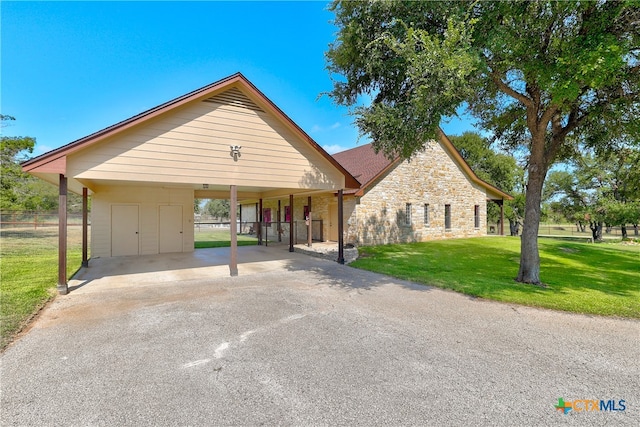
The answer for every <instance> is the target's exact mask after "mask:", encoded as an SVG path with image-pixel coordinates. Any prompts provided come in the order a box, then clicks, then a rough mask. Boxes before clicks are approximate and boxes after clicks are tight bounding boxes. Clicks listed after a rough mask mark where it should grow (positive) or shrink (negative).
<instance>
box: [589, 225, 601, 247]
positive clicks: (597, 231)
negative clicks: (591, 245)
mask: <svg viewBox="0 0 640 427" xmlns="http://www.w3.org/2000/svg"><path fill="white" fill-rule="evenodd" d="M589 228H590V229H591V236H592V237H593V241H594V242H600V241H602V222H591V223H589Z"/></svg>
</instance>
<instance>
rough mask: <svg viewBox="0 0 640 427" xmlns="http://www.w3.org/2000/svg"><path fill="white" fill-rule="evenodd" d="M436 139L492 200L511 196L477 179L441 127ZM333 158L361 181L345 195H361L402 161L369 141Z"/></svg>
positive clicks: (506, 198) (509, 198) (510, 198)
mask: <svg viewBox="0 0 640 427" xmlns="http://www.w3.org/2000/svg"><path fill="white" fill-rule="evenodd" d="M438 140H439V142H440V144H441V145H442V147H443V148H444V149H445V151H446V152H447V153H448V154H449V155H450V156H451V157H452V158H453V161H454V162H456V164H458V166H460V167H461V168H462V170H463V171H464V172H465V174H466V175H467V177H468V178H469V179H470V180H471V181H472V182H475V183H476V184H478V185H479V186H481V187H483V188H484V189H485V190H486V191H487V197H489V196H492V197H491V198H492V199H505V200H512V199H513V197H512V196H511V195H510V194H508V193H505V192H504V191H502V190H500V189H499V188H497V187H494V186H493V185H491V184H489V183H488V182H486V181H483V180H482V179H480V178H479V177H478V175H476V174H475V172H474V171H473V170H472V169H471V167H470V166H469V164H468V163H467V162H466V161H465V160H464V158H463V157H462V156H461V155H460V152H459V151H458V150H457V149H456V148H455V146H454V145H453V143H452V142H451V140H450V139H449V137H447V135H445V133H444V132H443V131H442V129H438ZM333 157H334V159H336V160H337V161H338V162H340V163H341V164H342V166H344V168H345V169H347V170H348V171H349V173H351V175H353V176H354V177H355V178H356V179H357V180H358V181H360V182H361V183H362V185H361V186H360V188H359V189H357V190H348V191H345V194H353V195H355V196H363V195H364V193H365V192H366V191H367V190H368V189H369V188H370V187H372V186H373V185H374V184H375V183H376V182H377V180H378V179H379V178H380V177H382V176H384V175H385V174H386V173H387V172H388V171H389V170H390V169H392V168H394V167H395V166H396V165H398V164H399V163H401V162H402V159H400V157H396V158H395V159H389V158H387V157H386V156H385V155H384V154H383V153H382V152H379V153H376V152H375V150H374V149H373V145H372V144H366V145H362V146H360V147H356V148H352V149H350V150H345V151H342V152H340V153H336V154H334V155H333Z"/></svg>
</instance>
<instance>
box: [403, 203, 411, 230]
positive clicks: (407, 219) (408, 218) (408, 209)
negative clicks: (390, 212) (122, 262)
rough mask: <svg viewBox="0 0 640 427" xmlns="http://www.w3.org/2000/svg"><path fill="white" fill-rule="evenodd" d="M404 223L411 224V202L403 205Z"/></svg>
mask: <svg viewBox="0 0 640 427" xmlns="http://www.w3.org/2000/svg"><path fill="white" fill-rule="evenodd" d="M404 225H411V203H407V204H406V205H405V207H404Z"/></svg>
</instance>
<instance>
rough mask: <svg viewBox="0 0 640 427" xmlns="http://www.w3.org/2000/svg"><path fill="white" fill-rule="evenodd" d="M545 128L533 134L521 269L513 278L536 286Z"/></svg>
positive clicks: (545, 168) (538, 273)
mask: <svg viewBox="0 0 640 427" xmlns="http://www.w3.org/2000/svg"><path fill="white" fill-rule="evenodd" d="M544 136H545V135H544V130H543V131H542V132H539V134H538V135H533V133H532V144H531V155H530V156H529V168H528V175H529V178H528V181H527V188H526V193H525V208H524V223H523V224H522V238H521V241H520V270H519V271H518V277H517V278H516V280H517V281H518V282H522V283H532V284H535V285H539V284H540V283H541V282H540V254H539V253H538V230H539V227H540V213H541V212H540V203H541V201H542V186H543V185H544V178H545V176H546V175H547V166H546V162H545V160H544V146H545V145H544Z"/></svg>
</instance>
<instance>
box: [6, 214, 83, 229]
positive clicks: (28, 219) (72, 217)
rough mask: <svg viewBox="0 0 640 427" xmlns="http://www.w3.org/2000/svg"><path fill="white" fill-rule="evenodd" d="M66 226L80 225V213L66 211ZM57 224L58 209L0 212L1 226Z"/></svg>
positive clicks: (22, 226) (50, 225) (39, 226)
mask: <svg viewBox="0 0 640 427" xmlns="http://www.w3.org/2000/svg"><path fill="white" fill-rule="evenodd" d="M67 225H68V226H81V225H82V214H81V213H78V214H76V213H73V214H71V213H67ZM57 226H58V211H2V212H0V227H1V228H33V229H34V230H37V229H38V228H43V227H57Z"/></svg>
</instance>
